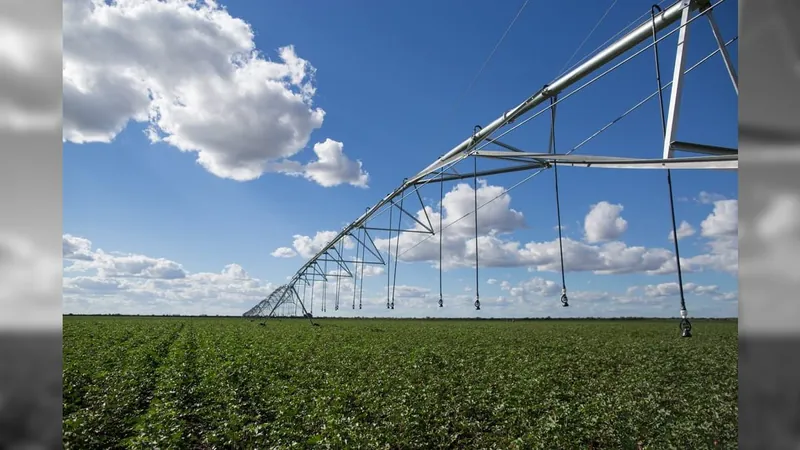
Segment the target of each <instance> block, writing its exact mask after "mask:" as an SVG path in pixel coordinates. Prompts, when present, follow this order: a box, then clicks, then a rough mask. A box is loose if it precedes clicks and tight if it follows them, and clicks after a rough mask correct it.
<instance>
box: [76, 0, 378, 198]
mask: <svg viewBox="0 0 800 450" xmlns="http://www.w3.org/2000/svg"><path fill="white" fill-rule="evenodd" d="M63 23H64V26H63V43H64V44H63V46H64V59H63V61H64V63H63V80H64V81H63V83H64V86H63V98H64V108H63V113H64V123H63V135H64V140H65V141H70V142H74V143H85V142H105V143H108V142H111V141H112V140H113V139H114V138H115V137H116V136H117V135H118V134H119V133H120V132H121V131H122V130H123V129H124V128H125V127H126V126H127V125H128V124H129V123H130V122H145V123H148V124H149V127H148V129H147V135H148V136H149V138H150V139H151V141H153V142H160V141H163V142H165V143H167V144H169V145H171V146H173V147H175V148H177V149H179V150H181V151H184V152H193V153H196V154H197V162H198V163H199V164H200V165H202V166H203V167H204V168H205V169H206V170H208V171H209V172H210V173H212V174H214V175H216V176H219V177H222V178H228V179H233V180H238V181H247V180H253V179H256V178H258V177H259V176H261V175H262V174H264V173H266V172H288V173H302V174H303V175H304V176H306V177H307V178H309V179H311V180H314V181H316V182H318V183H320V184H322V185H323V186H335V185H338V184H341V183H350V184H354V185H358V186H365V185H366V182H367V174H366V173H365V172H363V170H362V169H361V163H360V162H353V161H351V160H349V159H348V158H347V157H346V156H345V155H344V154H343V153H342V144H341V143H340V142H336V141H332V140H330V139H328V140H326V141H324V142H322V143H318V144H316V145H315V146H314V152H315V153H316V155H317V158H318V160H317V161H313V162H311V163H309V164H307V165H303V164H300V163H298V162H297V161H294V160H291V159H289V158H291V157H293V156H295V155H297V154H298V153H299V152H300V151H301V150H303V149H304V148H305V147H306V146H307V144H308V142H309V140H310V137H311V133H312V132H313V131H314V130H317V129H319V128H320V127H321V126H322V123H323V121H324V118H325V111H324V110H322V109H321V108H319V107H315V106H314V104H313V97H314V95H315V93H316V87H315V73H316V70H315V68H314V67H313V66H312V65H311V63H310V62H308V61H306V60H304V59H303V58H301V57H299V56H298V54H297V52H296V51H295V48H294V47H293V46H291V45H288V46H285V47H282V48H280V49H279V50H278V57H279V61H271V60H269V59H267V58H266V57H265V56H263V55H262V54H261V53H259V51H258V50H257V49H256V47H255V42H254V40H253V39H254V33H253V30H252V28H251V26H250V25H249V24H248V23H246V22H245V21H243V20H241V19H239V18H236V17H232V16H231V15H230V14H229V13H228V12H227V11H226V10H225V9H224V8H222V7H220V6H219V5H217V4H216V3H214V2H211V1H206V2H194V1H189V0H178V1H170V2H163V1H158V0H131V1H124V2H122V1H119V2H101V1H92V0H67V1H66V2H65V3H64V22H63Z"/></svg>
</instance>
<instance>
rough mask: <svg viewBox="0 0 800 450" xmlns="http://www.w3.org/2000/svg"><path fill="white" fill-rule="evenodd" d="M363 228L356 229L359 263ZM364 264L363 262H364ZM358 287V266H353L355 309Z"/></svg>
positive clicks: (354, 306) (354, 307)
mask: <svg viewBox="0 0 800 450" xmlns="http://www.w3.org/2000/svg"><path fill="white" fill-rule="evenodd" d="M361 239H362V236H361V228H359V229H358V231H356V264H358V256H359V254H358V252H359V250H360V249H361ZM362 265H363V264H362ZM357 287H358V266H355V267H354V268H353V309H356V288H357Z"/></svg>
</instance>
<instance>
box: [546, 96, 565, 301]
mask: <svg viewBox="0 0 800 450" xmlns="http://www.w3.org/2000/svg"><path fill="white" fill-rule="evenodd" d="M557 99H558V96H554V97H550V103H551V104H554V103H555V102H556V101H557ZM548 152H549V153H552V154H555V153H556V107H555V106H553V107H552V108H550V145H549V149H548ZM553 174H554V180H555V191H556V217H557V218H558V255H559V257H560V258H561V305H562V306H564V307H567V306H569V299H568V298H567V281H566V274H565V273H564V272H565V270H564V244H563V238H562V234H561V199H560V198H559V195H558V164H557V163H553Z"/></svg>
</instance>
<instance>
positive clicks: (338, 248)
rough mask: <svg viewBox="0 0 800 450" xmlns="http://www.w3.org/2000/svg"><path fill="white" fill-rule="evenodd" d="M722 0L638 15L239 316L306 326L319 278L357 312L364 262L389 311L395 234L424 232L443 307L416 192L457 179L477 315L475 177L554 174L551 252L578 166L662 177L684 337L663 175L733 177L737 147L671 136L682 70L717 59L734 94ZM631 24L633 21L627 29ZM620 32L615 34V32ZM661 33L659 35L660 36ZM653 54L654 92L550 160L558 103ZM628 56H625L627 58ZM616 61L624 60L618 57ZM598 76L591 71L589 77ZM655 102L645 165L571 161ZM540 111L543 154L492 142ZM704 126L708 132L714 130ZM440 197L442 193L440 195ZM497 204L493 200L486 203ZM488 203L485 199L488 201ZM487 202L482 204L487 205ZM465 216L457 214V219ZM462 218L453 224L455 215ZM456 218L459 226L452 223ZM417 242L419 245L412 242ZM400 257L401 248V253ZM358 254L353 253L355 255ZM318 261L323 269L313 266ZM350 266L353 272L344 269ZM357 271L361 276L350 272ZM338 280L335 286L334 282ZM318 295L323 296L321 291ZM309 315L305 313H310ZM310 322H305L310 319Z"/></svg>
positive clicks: (690, 0)
mask: <svg viewBox="0 0 800 450" xmlns="http://www.w3.org/2000/svg"><path fill="white" fill-rule="evenodd" d="M724 2H725V0H718V1H716V2H713V3H712V2H711V1H710V0H680V1H678V2H676V3H673V4H672V5H670V6H669V7H666V8H664V9H662V8H660V7H659V6H658V5H654V6H653V7H652V9H651V11H650V12H648V13H647V14H646V16H647V18H646V19H644V20H642V21H641V22H638V19H637V22H635V23H638V26H635V28H633V30H632V31H630V32H628V33H627V34H625V35H624V36H622V37H621V38H619V39H617V40H615V41H613V42H611V43H610V44H609V45H607V46H605V47H604V48H601V49H600V50H599V51H597V52H596V53H594V54H593V55H592V56H591V57H589V58H588V59H585V61H584V62H582V63H580V64H578V65H576V66H574V67H573V68H572V69H571V70H569V71H568V72H566V73H565V74H563V75H561V76H559V77H557V78H556V79H554V80H553V81H551V82H550V83H548V84H547V85H544V86H543V87H541V88H539V89H538V90H537V91H536V92H535V93H534V94H533V95H531V96H530V97H528V98H527V99H525V101H523V102H522V103H520V104H519V105H517V106H515V107H513V108H511V109H509V110H507V111H505V112H504V113H503V114H502V115H501V116H500V117H498V118H497V119H496V120H494V121H493V122H491V123H489V124H488V125H484V126H475V128H474V129H473V131H472V134H471V135H470V136H469V137H467V138H466V139H465V140H464V141H462V142H461V143H459V144H458V145H456V146H455V147H453V148H452V149H450V150H449V151H447V152H446V153H444V154H443V155H442V156H440V157H439V158H438V159H436V160H435V161H434V162H433V163H431V164H430V165H429V166H428V167H426V168H424V169H423V170H421V171H420V172H419V173H417V174H415V175H413V176H411V177H409V178H407V179H405V180H403V183H402V184H401V185H400V186H398V187H397V188H396V189H394V190H393V191H392V192H390V193H389V194H388V195H386V196H385V197H383V198H382V199H381V200H380V201H378V202H377V203H376V204H375V205H373V206H371V207H369V208H367V210H366V212H364V214H362V215H361V216H360V217H359V218H357V219H356V220H354V221H353V222H351V223H350V224H349V225H347V226H346V227H344V228H343V229H342V230H341V231H340V232H339V233H338V234H337V235H336V236H335V237H334V238H333V239H331V240H330V242H328V243H327V244H326V245H325V246H324V247H322V248H321V249H320V250H319V251H318V252H317V253H316V254H315V255H314V256H313V257H311V258H310V259H308V261H307V262H306V263H305V264H303V265H302V266H301V267H300V269H299V270H297V272H296V273H295V274H294V275H293V276H292V277H291V278H290V279H289V282H288V283H286V284H285V285H283V286H281V287H279V288H278V289H276V290H275V291H274V292H273V293H272V294H271V295H270V296H269V297H268V298H266V299H264V300H262V301H261V302H260V303H258V304H257V305H255V306H254V307H253V308H251V309H250V310H249V311H247V312H246V313H244V316H246V317H269V316H275V315H276V311H279V310H280V309H281V307H282V305H283V307H284V309H292V308H295V310H296V308H297V306H298V305H299V308H300V310H301V312H302V315H303V317H307V318H309V319H312V314H313V311H308V310H307V309H306V306H305V303H304V301H303V298H301V296H300V294H299V290H298V288H297V287H298V283H302V284H303V293H304V294H303V297H305V292H306V289H307V288H308V287H309V286H310V289H311V291H312V297H313V289H314V285H315V284H316V281H318V280H319V281H322V282H323V286H322V289H326V286H327V283H328V280H329V278H330V277H338V278H341V277H347V278H352V280H353V298H352V307H353V309H355V308H356V304H358V308H359V309H360V308H361V306H362V303H361V298H360V292H359V297H358V303H356V298H357V297H356V293H357V291H363V278H364V267H365V265H369V264H378V265H384V266H385V267H386V273H387V298H386V306H387V308H388V309H394V287H395V286H393V285H392V279H391V270H390V269H391V262H392V259H393V258H394V261H395V267H394V268H395V271H394V275H395V280H396V274H397V260H398V259H399V257H400V256H402V255H398V254H397V253H398V252H399V235H400V233H423V234H427V235H429V236H428V237H429V238H430V237H433V236H434V235H437V234H438V235H439V241H440V247H439V249H440V255H439V258H440V264H439V270H440V274H439V277H440V292H439V306H440V307H442V306H443V304H444V299H443V295H442V291H441V275H442V274H441V270H442V264H441V248H442V247H441V242H442V237H441V236H442V234H443V231H444V230H445V229H446V227H445V228H443V227H442V223H441V216H442V214H440V215H439V219H440V220H439V227H438V229H435V228H434V226H433V224H432V223H431V220H430V217H428V216H427V211H426V209H425V204H424V202H423V199H422V196H421V194H420V193H419V189H420V188H421V187H422V186H424V185H427V184H429V183H431V184H433V183H439V184H440V186H441V185H442V184H443V183H445V182H448V181H456V180H463V179H472V181H473V191H474V195H475V208H474V209H473V210H472V212H471V213H469V214H471V215H473V216H474V218H475V224H476V226H475V233H476V239H475V245H476V248H475V271H476V286H475V302H474V306H475V308H476V309H477V310H480V306H481V304H480V293H479V290H478V282H477V281H478V270H479V266H480V264H479V262H480V261H479V254H478V239H477V232H478V230H477V228H478V227H477V217H478V211H479V210H480V209H481V207H483V206H485V205H486V204H488V203H489V202H487V203H484V204H483V205H478V200H477V178H478V177H487V176H490V175H498V174H504V173H511V172H522V171H533V172H534V173H533V174H532V175H531V176H530V177H528V178H526V179H525V180H523V182H524V181H527V179H530V178H531V177H532V176H534V175H536V174H538V173H540V172H542V171H543V170H547V169H553V171H554V174H555V192H556V205H557V211H558V212H557V214H558V221H559V226H558V230H559V245H560V246H561V242H562V237H561V217H560V214H561V213H560V205H559V198H558V168H559V167H564V166H566V167H585V168H606V169H661V170H665V171H666V174H667V181H668V183H667V184H668V186H669V197H670V207H671V212H672V232H673V242H674V245H675V255H676V263H677V274H678V284H679V287H680V316H681V320H680V329H681V330H682V333H681V334H682V336H684V337H690V336H691V323H690V322H689V318H688V312H687V309H686V305H685V301H684V295H683V280H682V274H681V267H680V255H679V251H678V239H677V227H676V219H675V211H674V198H673V194H672V177H671V170H673V169H695V170H698V169H700V170H732V171H738V161H739V151H738V148H728V147H721V146H718V145H714V144H712V143H705V142H702V143H701V142H682V141H679V140H677V139H676V136H677V129H678V118H679V112H680V107H681V94H682V89H683V86H684V78H685V76H686V75H687V74H688V73H690V72H691V71H692V70H694V69H695V68H697V67H698V66H700V65H701V64H704V63H705V62H707V61H708V60H709V59H711V58H712V57H714V56H716V55H719V56H720V58H719V59H721V60H722V62H723V63H724V65H725V69H726V73H727V77H728V78H729V80H728V82H730V83H731V84H732V86H733V89H734V91H735V94H736V95H737V96H738V94H739V89H738V76H737V72H736V68H735V67H734V63H733V61H732V59H731V56H730V54H729V52H728V46H729V45H731V44H732V43H733V42H735V41H736V40H737V38H738V36H736V37H733V38H729V39H728V40H727V41H726V40H725V39H724V38H723V35H722V32H721V31H720V28H719V26H718V24H717V21H716V20H715V18H714V15H713V11H714V9H715V8H717V7H718V6H719V5H721V4H722V3H724ZM701 18H704V19H705V21H707V22H708V25H710V28H711V32H712V34H713V36H714V39H715V41H716V44H717V48H716V50H714V51H713V52H711V53H709V54H708V55H706V56H705V57H704V58H703V59H701V60H700V61H698V62H697V63H695V64H694V65H692V66H690V67H689V68H688V69H687V61H686V55H687V47H688V45H689V43H690V39H689V35H690V33H689V31H690V25H694V24H695V22H696V21H697V20H699V19H701ZM635 23H634V24H635ZM675 23H678V26H676V27H674V28H673V29H671V30H669V31H666V32H664V31H665V30H666V29H668V28H669V27H670V26H671V25H673V24H675ZM623 31H624V30H623ZM659 33H661V34H659ZM675 33H677V35H678V36H677V51H676V54H675V65H674V68H673V76H672V80H671V81H670V82H669V83H666V84H662V81H661V79H662V77H661V68H660V67H659V61H658V45H659V43H660V42H661V41H663V40H664V39H666V38H668V37H670V36H672V35H673V34H675ZM647 41H650V43H649V45H646V46H643V47H642V48H640V49H638V50H637V51H635V52H633V50H634V49H635V47H637V46H638V45H640V44H643V43H645V42H647ZM648 51H649V52H652V53H653V54H654V55H655V60H654V66H655V67H654V72H655V73H656V76H655V77H654V78H655V80H654V85H656V86H655V87H657V89H656V90H655V92H654V93H652V94H651V95H649V96H648V97H646V98H644V99H643V100H642V101H640V102H639V103H638V104H636V105H635V106H633V107H632V108H630V109H629V110H627V111H626V112H625V113H623V114H622V115H621V116H619V117H617V118H616V119H614V120H613V121H611V122H609V123H608V124H607V125H605V126H604V127H602V128H601V129H599V130H598V131H596V132H595V133H594V134H592V135H591V136H589V137H588V138H587V139H586V140H584V141H583V142H581V143H580V144H578V145H577V146H575V147H573V148H571V149H570V150H569V151H567V152H564V153H557V152H556V145H555V123H556V109H557V108H556V107H557V105H558V104H559V103H561V102H562V101H564V100H566V99H567V98H569V97H571V96H573V95H575V94H577V93H579V92H580V91H582V90H583V89H584V88H586V87H587V86H589V85H591V84H593V83H595V82H596V81H597V80H599V79H601V78H603V77H605V76H606V75H608V74H609V73H611V72H613V71H615V70H616V69H618V68H619V67H621V66H623V65H624V64H626V63H628V62H629V61H630V60H632V59H633V58H635V57H637V56H639V55H642V54H643V53H645V52H648ZM629 53H630V54H629ZM623 57H624V58H623ZM612 62H615V64H614V65H612V66H610V67H609V68H607V69H605V70H602V71H601V69H603V68H604V67H605V66H606V65H607V64H609V63H612ZM597 72H599V73H597ZM593 74H594V76H593V77H592V78H589V79H588V80H587V81H585V82H584V83H583V84H580V85H578V83H579V82H580V81H582V80H584V79H586V78H587V77H589V75H593ZM576 85H578V87H576V88H575V89H573V90H571V91H570V92H568V93H567V94H565V95H564V96H563V97H560V98H559V94H561V93H562V92H564V91H565V90H567V89H568V88H570V87H573V86H576ZM669 87H671V89H670V95H669V99H668V104H667V105H666V106H667V108H666V109H667V113H666V116H665V115H664V109H665V108H664V106H665V99H664V95H663V90H665V89H667V88H669ZM653 98H658V99H659V102H660V104H661V106H662V107H661V127H662V131H663V142H662V143H661V150H662V152H661V157H660V158H655V159H650V158H631V157H619V156H596V155H593V156H588V155H586V156H581V155H578V154H575V152H576V151H577V150H578V149H579V148H580V147H582V146H583V145H584V144H586V143H587V142H589V141H590V140H591V139H593V138H594V137H596V136H597V135H599V134H600V133H602V132H604V131H605V130H607V129H608V128H609V127H611V126H612V125H614V124H616V123H617V122H618V121H619V120H621V119H622V118H624V117H626V116H627V115H628V114H630V113H632V112H633V111H634V110H636V109H638V108H639V107H641V106H642V105H643V104H645V103H646V102H647V101H649V100H651V99H653ZM542 104H545V107H544V108H542V109H540V110H539V111H538V112H536V113H534V114H531V115H529V116H528V117H525V116H526V115H527V114H528V113H529V112H531V111H532V110H533V109H534V108H535V107H537V106H539V105H542ZM546 112H549V115H550V124H551V126H550V141H549V149H548V151H547V152H531V151H526V150H524V149H520V148H518V147H515V146H513V145H510V144H508V143H506V142H503V141H501V139H503V138H504V136H506V135H508V134H509V133H511V132H512V131H514V130H516V129H518V128H519V127H521V126H522V125H524V124H526V123H528V122H529V121H531V120H532V119H534V118H536V117H538V116H540V115H542V114H544V113H546ZM711 122H713V121H710V122H709V125H713V123H711ZM512 124H514V125H513V126H512V127H510V128H509V129H507V130H505V131H503V132H502V133H499V134H498V132H499V131H500V130H501V129H503V128H504V127H507V126H509V125H512ZM490 145H493V146H494V147H493V148H489V146H490ZM677 152H683V153H689V154H692V156H680V157H679V156H676V153H677ZM470 157H471V158H473V170H472V172H471V173H460V172H458V171H456V170H455V169H454V167H453V166H455V165H456V164H457V163H459V162H461V161H464V160H465V159H467V158H470ZM478 159H482V160H492V161H494V162H495V163H498V162H503V163H504V164H505V165H504V166H503V167H499V168H493V169H491V170H482V171H479V170H478ZM509 190H510V189H507V190H506V191H504V193H505V192H508V191H509ZM442 195H443V192H442ZM409 196H414V197H416V198H417V199H418V200H419V202H420V204H421V205H422V207H423V208H422V212H423V214H422V215H424V216H425V217H424V218H422V217H417V216H415V215H414V214H411V213H410V212H408V210H407V209H406V207H404V205H403V201H404V200H405V199H406V198H407V197H409ZM496 198H498V197H495V199H496ZM493 200H494V199H493ZM490 202H491V201H490ZM387 211H388V212H389V224H390V225H389V226H388V227H385V228H383V227H372V226H368V221H369V220H370V219H373V218H374V217H376V216H377V215H380V214H383V213H385V212H387ZM394 212H397V215H398V218H399V219H402V218H403V217H406V218H410V219H411V220H413V221H414V222H415V223H416V224H417V225H419V227H420V228H415V229H403V228H401V224H400V220H398V224H397V226H396V227H395V226H394V225H393V223H394V222H393V221H392V214H393V213H394ZM464 217H466V215H465V216H464ZM464 217H462V219H463V218H464ZM459 220H460V219H459ZM370 231H384V232H388V233H389V245H388V252H387V254H386V255H385V256H384V255H383V254H382V252H381V251H379V250H378V249H377V247H376V246H375V242H374V240H373V238H372V235H371V234H370ZM395 232H396V233H398V237H397V239H395V248H396V249H395V255H394V256H393V255H392V240H391V237H392V233H395ZM346 239H350V240H352V241H350V242H354V243H355V246H356V257H355V259H350V260H347V259H345V258H344V256H343V253H344V252H343V250H344V241H345V240H346ZM417 245H419V244H417ZM407 251H408V250H407ZM560 251H561V276H562V294H561V303H562V305H563V306H565V307H566V306H569V299H568V297H567V289H566V282H565V279H564V264H563V247H562V248H560ZM367 252H369V254H370V257H371V258H374V259H373V260H371V261H368V260H367V259H366V257H367ZM359 255H360V256H359ZM329 262H330V263H333V264H334V266H335V267H336V270H335V271H334V272H331V271H329V270H328V267H327V265H328V263H329ZM320 263H322V264H320ZM351 265H353V266H351ZM359 269H360V273H358V272H359ZM338 278H337V285H338V281H339V279H338ZM359 280H361V286H360V289H359V288H358V287H359V285H358V281H359ZM323 295H325V293H323ZM286 305H290V306H291V307H292V308H286ZM325 305H326V303H323V306H322V308H323V312H324V311H326V308H327V306H325ZM339 305H340V296H339V292H338V289H337V292H336V298H335V302H334V307H335V309H337V310H338V309H339ZM312 309H313V307H312ZM312 321H313V319H312Z"/></svg>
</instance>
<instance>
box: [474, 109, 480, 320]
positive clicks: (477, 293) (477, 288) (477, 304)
mask: <svg viewBox="0 0 800 450" xmlns="http://www.w3.org/2000/svg"><path fill="white" fill-rule="evenodd" d="M480 129H481V127H480V125H476V126H475V129H474V131H473V134H477V133H478V131H480ZM472 158H473V172H472V173H473V175H472V193H473V198H474V200H475V310H476V311H480V309H481V293H480V274H479V272H478V270H479V269H478V267H479V262H480V261H479V260H478V249H479V245H478V155H474V156H473V157H472Z"/></svg>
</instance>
